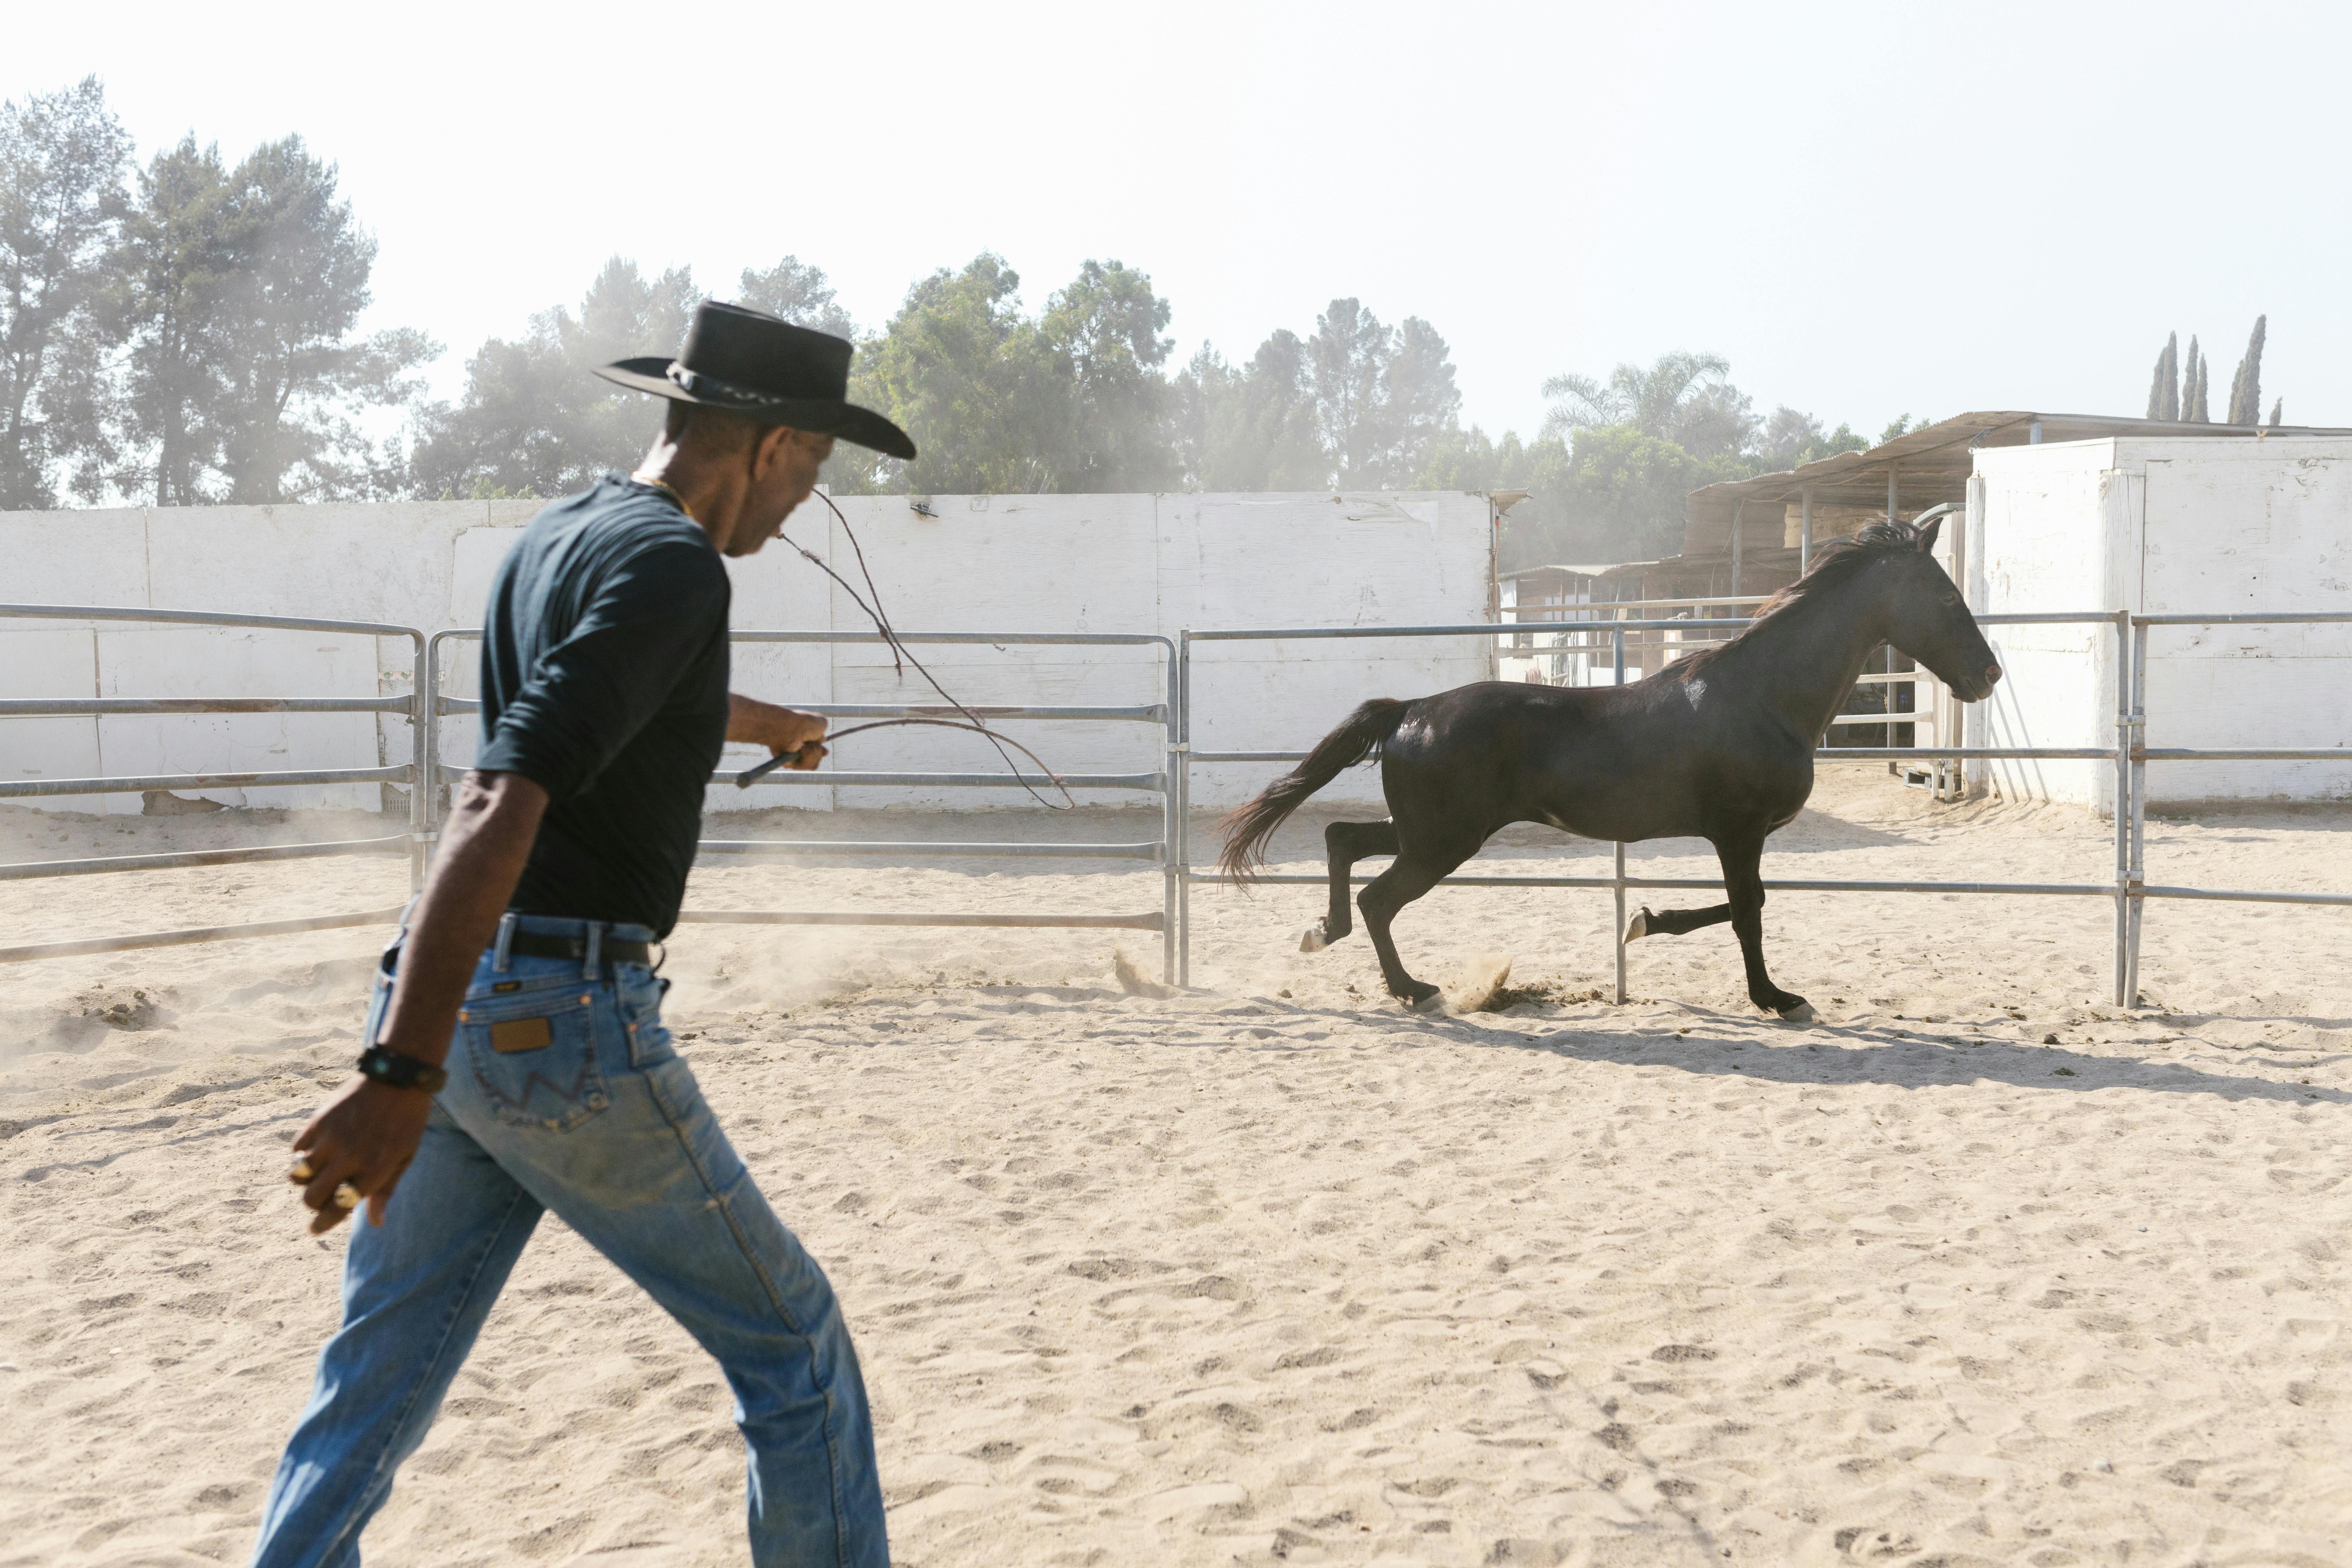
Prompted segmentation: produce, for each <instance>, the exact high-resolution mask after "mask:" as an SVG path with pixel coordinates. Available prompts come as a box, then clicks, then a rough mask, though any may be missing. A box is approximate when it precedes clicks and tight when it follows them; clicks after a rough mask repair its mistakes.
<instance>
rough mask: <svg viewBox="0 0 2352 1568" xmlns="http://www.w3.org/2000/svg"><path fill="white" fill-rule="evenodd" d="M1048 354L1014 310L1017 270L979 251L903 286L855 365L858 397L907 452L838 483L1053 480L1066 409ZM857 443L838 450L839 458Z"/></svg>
mask: <svg viewBox="0 0 2352 1568" xmlns="http://www.w3.org/2000/svg"><path fill="white" fill-rule="evenodd" d="M1052 361H1053V354H1052V353H1051V351H1050V348H1049V346H1048V345H1047V343H1046V342H1045V334H1044V333H1043V332H1042V331H1040V330H1039V329H1038V326H1037V323H1036V322H1034V321H1031V320H1029V319H1028V318H1027V317H1025V316H1024V315H1023V314H1022V312H1021V276H1020V274H1019V273H1017V272H1015V271H1013V268H1010V267H1007V266H1006V265H1005V264H1004V260H1003V258H1002V257H997V256H991V255H982V256H978V257H975V258H972V260H971V262H970V263H969V264H968V265H966V266H965V267H964V268H963V270H962V271H961V272H950V271H949V270H948V269H947V268H940V270H939V271H937V272H934V273H932V274H931V275H930V276H929V278H926V279H922V280H921V281H920V282H919V283H917V284H916V285H915V286H914V287H913V288H912V289H908V291H907V299H906V302H905V303H904V304H903V305H901V306H900V307H899V309H898V314H897V315H896V316H894V317H892V318H891V320H890V324H889V325H888V327H887V328H886V329H885V330H884V331H883V332H882V334H881V336H880V337H878V338H877V339H875V340H873V341H872V342H868V343H867V344H866V352H865V353H863V354H861V355H859V356H858V361H857V363H856V365H855V367H854V374H855V375H856V385H855V387H854V389H853V391H852V392H851V397H852V399H853V400H855V401H860V402H864V403H866V404H867V405H870V406H873V407H877V408H879V409H880V410H881V411H882V412H884V413H885V414H887V415H888V416H890V417H891V418H892V419H894V420H896V421H897V422H898V426H899V427H900V428H901V429H903V430H905V431H906V432H907V433H908V435H909V436H911V437H914V441H915V449H916V451H917V453H918V454H919V456H918V457H917V458H916V459H915V460H914V461H913V462H912V463H907V464H901V463H895V462H887V461H886V462H877V463H875V464H874V467H873V468H872V469H870V470H869V473H868V476H867V477H865V478H863V479H853V478H852V476H850V475H846V474H845V475H843V476H841V478H840V479H837V480H836V481H835V482H836V483H837V484H840V485H841V486H842V488H845V489H846V488H852V485H854V486H855V488H858V489H865V488H866V487H868V486H870V485H880V484H888V485H889V486H890V487H891V488H893V489H897V488H900V487H901V486H903V488H905V489H910V490H914V491H918V492H924V493H938V492H942V491H945V492H952V493H956V494H963V493H967V492H971V493H978V492H982V491H987V492H992V493H1013V494H1021V493H1029V492H1037V491H1045V490H1050V489H1054V488H1055V487H1054V484H1053V479H1054V470H1055V457H1056V456H1057V455H1058V450H1057V449H1058V448H1059V447H1060V445H1061V443H1060V441H1059V440H1058V437H1059V436H1060V434H1061V432H1060V431H1059V430H1057V429H1056V428H1055V426H1057V425H1058V424H1059V423H1061V421H1062V419H1063V418H1064V417H1066V413H1067V410H1066V407H1057V406H1055V405H1056V404H1059V403H1061V402H1063V400H1062V399H1060V398H1057V397H1056V396H1055V393H1056V392H1057V391H1060V390H1061V389H1059V388H1056V387H1055V385H1054V384H1053V382H1054V376H1053V364H1052ZM859 456H860V455H859V454H856V453H845V454H843V457H845V458H856V457H859Z"/></svg>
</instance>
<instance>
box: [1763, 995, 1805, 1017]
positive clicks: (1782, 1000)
mask: <svg viewBox="0 0 2352 1568" xmlns="http://www.w3.org/2000/svg"><path fill="white" fill-rule="evenodd" d="M1769 1008H1770V1010H1771V1011H1772V1012H1775V1013H1778V1014H1780V1016H1781V1017H1783V1018H1785V1019H1787V1020H1788V1021H1789V1022H1790V1023H1791V1024H1810V1023H1811V1022H1812V1021H1813V1005H1812V1004H1811V1002H1808V1001H1806V1000H1805V999H1804V998H1803V997H1802V996H1792V995H1788V994H1783V995H1781V996H1780V997H1779V998H1777V999H1776V1000H1774V1001H1773V1002H1772V1003H1770V1004H1769Z"/></svg>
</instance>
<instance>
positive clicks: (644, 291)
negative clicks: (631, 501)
mask: <svg viewBox="0 0 2352 1568" xmlns="http://www.w3.org/2000/svg"><path fill="white" fill-rule="evenodd" d="M797 265H798V264H797V263H793V262H792V261H791V260H790V258H787V259H786V263H785V266H786V267H796V266H797ZM776 270H777V271H779V272H782V271H783V270H784V268H777V269H776ZM809 270H810V271H812V272H814V268H810V269H809ZM763 276H772V274H771V275H763ZM823 279H824V275H823V274H822V273H817V274H816V281H817V285H818V287H820V288H822V285H823ZM780 286H781V285H780ZM700 299H701V294H700V292H699V290H698V289H696V288H695V286H694V278H693V275H692V273H690V272H689V271H688V269H687V268H682V267H681V268H672V269H671V270H669V271H667V272H665V273H663V274H661V275H660V276H659V277H657V278H651V279H648V278H646V276H645V275H644V274H643V273H641V272H639V271H638V270H637V266H636V263H635V262H633V261H628V260H625V259H624V258H620V257H617V256H616V257H614V258H612V259H611V260H609V261H607V262H605V263H604V269H603V270H602V271H601V272H599V273H598V274H597V275H596V279H595V280H594V281H593V282H592V283H591V284H589V286H588V291H587V292H586V293H585V294H583V296H582V297H581V300H580V309H579V313H578V314H577V315H574V314H573V313H572V311H571V310H567V309H565V308H564V307H563V306H561V305H557V306H553V307H551V309H548V310H541V312H539V313H538V314H537V315H535V316H533V317H532V318H531V319H530V331H528V332H526V333H525V334H524V335H523V336H522V337H521V338H520V339H518V340H516V341H513V342H509V341H507V340H505V339H502V338H492V339H491V340H489V342H486V343H484V344H483V345H482V346H481V347H480V348H479V349H478V350H477V351H476V352H475V353H474V355H473V357H472V358H470V359H468V360H467V362H466V390H465V393H464V395H462V396H461V397H460V398H459V399H458V401H457V403H455V404H448V403H436V404H434V405H431V406H430V407H427V408H425V409H424V410H422V411H421V412H420V414H419V416H418V417H417V421H416V439H415V447H414V448H413V450H412V452H411V454H410V458H409V462H410V468H411V472H412V483H413V485H414V488H415V493H417V494H419V495H424V496H435V497H465V498H469V499H478V498H484V497H496V496H548V497H552V496H559V495H562V494H564V493H566V492H567V491H570V490H574V489H581V488H583V486H585V485H588V484H590V483H592V482H593V480H594V479H596V477H597V476H598V475H600V474H602V473H604V472H605V471H606V470H608V469H610V468H614V467H616V466H621V467H625V466H627V465H629V464H630V463H632V462H633V461H634V460H635V458H636V456H637V454H638V453H639V452H640V451H642V450H643V449H644V447H646V443H647V442H648V441H650V440H651V439H652V437H653V435H654V433H655V432H656V430H658V429H659V428H660V427H661V415H660V412H659V411H658V410H657V409H656V408H654V407H653V406H651V405H650V404H649V402H648V400H647V399H646V397H645V396H644V395H642V394H640V393H635V392H629V391H626V390H625V389H624V388H621V387H617V386H614V384H612V383H610V382H608V381H605V380H603V379H602V378H600V377H599V376H597V375H596V374H595V370H596V367H597V366H598V365H602V364H609V363H612V362H613V361H614V360H619V359H629V358H632V357H635V356H639V355H648V354H667V353H677V349H678V346H679V345H680V343H681V342H683V341H684V340H685V337H686V328H687V323H688V321H689V320H690V319H691V318H692V315H693V312H694V307H695V305H696V303H697V302H698V300H700ZM831 300H832V290H830V289H824V301H823V303H824V305H828V306H829V305H830V304H831Z"/></svg>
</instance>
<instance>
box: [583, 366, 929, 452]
mask: <svg viewBox="0 0 2352 1568" xmlns="http://www.w3.org/2000/svg"><path fill="white" fill-rule="evenodd" d="M669 365H670V362H669V361H667V360H666V359H625V360H622V361H620V362H619V363H615V364H607V365H599V366H598V367H597V370H596V374H598V375H601V376H603V377H604V379H605V380H606V381H609V382H611V383H613V384H614V385H616V386H625V387H627V388H628V389H629V390H630V391H632V392H650V393H652V394H653V395H655V396H656V397H667V398H668V399H669V400H670V401H671V402H672V403H691V404H695V405H698V406H700V407H704V408H723V409H725V410H726V411H727V412H728V413H730V414H740V415H741V416H743V417H744V418H746V419H756V420H758V421H760V423H761V424H763V425H789V426H792V427H793V429H795V430H814V431H817V432H819V433H821V434H824V435H827V436H835V437H840V438H841V439H842V440H845V441H854V442H856V444H857V445H858V446H861V447H870V448H872V449H873V450H875V451H877V452H879V453H881V454H882V455H883V456H884V457H887V458H905V459H907V460H909V461H911V460H913V458H914V456H915V443H914V441H913V439H912V438H911V437H908V434H907V433H906V432H905V431H904V430H901V429H899V428H898V426H896V425H893V424H891V423H890V421H888V420H887V419H885V418H883V417H882V416H880V415H879V414H877V413H875V412H874V410H872V409H871V408H860V407H859V406H858V405H856V404H855V403H845V402H842V401H840V400H838V399H835V398H823V397H784V398H761V400H760V401H758V402H757V403H750V402H739V401H736V400H734V399H731V398H728V397H723V396H720V397H699V396H697V395H694V394H692V393H689V392H688V391H687V390H686V388H684V387H682V386H680V385H678V384H677V383H676V382H674V381H672V380H671V379H670V378H669Z"/></svg>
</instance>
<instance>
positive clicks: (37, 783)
mask: <svg viewBox="0 0 2352 1568" xmlns="http://www.w3.org/2000/svg"><path fill="white" fill-rule="evenodd" d="M0 620H20V621H81V622H99V623H109V624H113V623H129V624H133V625H146V626H239V627H248V628H256V629H260V630H268V631H298V632H340V633H342V634H344V635H346V636H351V637H405V638H407V639H408V642H409V647H410V651H411V654H412V655H413V659H414V662H413V663H412V665H411V668H412V669H413V670H414V671H415V676H414V677H413V678H412V679H411V681H410V690H409V692H408V695H406V696H404V697H400V696H394V697H383V696H378V697H228V698H209V697H207V698H115V697H87V698H82V697H74V698H15V699H10V700H5V701H0V718H89V719H93V720H95V719H105V718H110V717H121V716H132V715H145V714H159V715H170V714H220V713H370V714H378V713H392V714H398V715H400V716H401V717H403V718H405V719H406V720H407V721H408V735H409V759H408V761H407V762H406V763H402V764H400V765H397V766H393V767H370V768H308V769H299V770H294V771H258V772H242V773H235V772H232V773H160V774H153V775H150V776H147V777H143V778H138V777H122V776H111V777H105V778H90V779H10V780H5V781H0V799H9V800H30V799H40V798H42V797H45V796H48V797H54V796H58V795H130V794H139V795H143V794H145V793H147V792H148V791H150V790H178V789H230V788H272V787H285V786H289V785H304V784H408V785H409V786H410V787H409V791H408V831H407V832H406V833H405V834H394V835H390V836H386V837H376V838H358V839H343V840H338V841H334V842H329V843H310V844H271V845H260V846H256V847H249V848H236V849H194V850H185V851H182V852H180V853H177V854H165V855H109V856H100V857H93V858H82V859H73V860H32V861H23V862H19V863H17V864H15V865H5V866H0V881H12V882H13V881H24V880H27V879H33V878H39V877H84V876H92V875H98V874H102V873H105V872H110V871H156V870H171V869H176V868H184V867H190V866H229V865H237V864H241V863H245V862H248V861H262V860H299V859H307V858H316V857H320V856H327V855H372V854H387V853H389V854H399V853H403V852H404V853H405V854H406V855H407V857H408V866H409V887H410V889H412V890H414V889H415V888H417V887H418V886H421V885H422V883H423V881H424V878H425V857H426V856H427V855H428V854H429V853H430V845H431V839H430V837H429V834H428V822H427V819H426V815H425V814H426V809H427V802H426V797H427V796H428V795H431V794H432V792H431V791H430V790H425V789H420V788H417V787H415V781H416V780H418V779H420V778H423V777H424V776H425V751H424V743H425V730H426V728H427V726H426V724H425V705H426V702H427V700H428V693H427V691H426V689H425V681H424V679H423V677H424V671H425V634H424V633H423V632H421V631H419V630H418V629H416V628H415V627H414V626H389V625H385V624H383V623H381V622H376V621H331V620H323V619H320V618H317V617H314V616H248V615H239V614H233V613H228V612H224V611H218V610H152V609H141V608H138V607H135V606H131V605H0ZM379 668H380V665H379ZM398 914H399V911H398V910H393V911H391V915H390V917H389V918H397V917H398ZM385 918H387V916H386V915H385V913H384V911H382V910H370V911H365V912H363V913H360V914H351V915H322V916H318V917H314V918H312V919H310V920H305V921H246V922H244V923H242V924H237V925H226V926H206V927H204V928H201V929H199V930H194V931H150V932H145V933H143V934H137V935H130V936H118V937H97V938H92V939H89V940H88V941H83V942H33V943H28V944H25V945H21V946H16V947H6V948H0V963H16V962H19V961H23V960H26V959H36V958H66V957H70V956H73V955H75V954H79V953H91V952H127V951H130V950H132V949H136V948H142V947H176V946H179V945H181V944H183V943H186V942H217V941H223V940H226V939H227V938H230V937H239V936H275V935H281V934H284V933H286V932H289V931H330V930H333V929H335V928H337V927H340V926H352V925H373V924H376V923H378V922H379V921H382V920H383V919H385Z"/></svg>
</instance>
